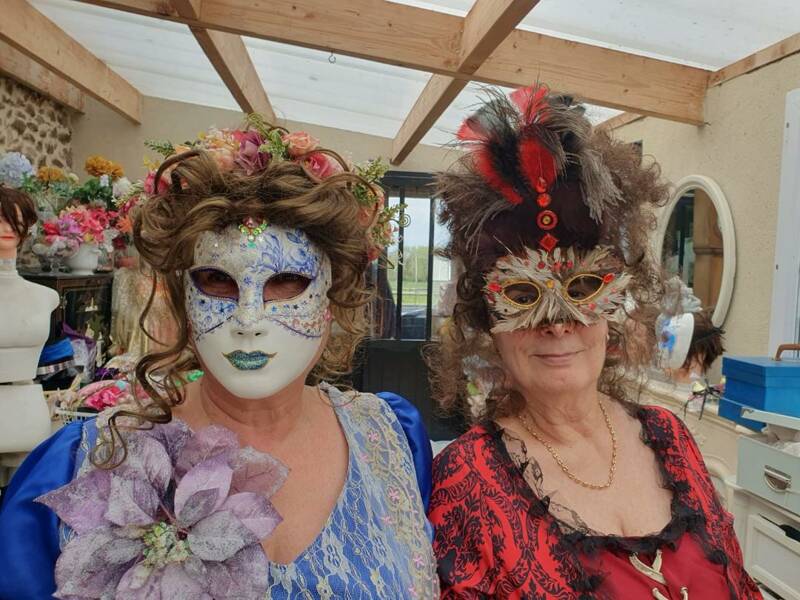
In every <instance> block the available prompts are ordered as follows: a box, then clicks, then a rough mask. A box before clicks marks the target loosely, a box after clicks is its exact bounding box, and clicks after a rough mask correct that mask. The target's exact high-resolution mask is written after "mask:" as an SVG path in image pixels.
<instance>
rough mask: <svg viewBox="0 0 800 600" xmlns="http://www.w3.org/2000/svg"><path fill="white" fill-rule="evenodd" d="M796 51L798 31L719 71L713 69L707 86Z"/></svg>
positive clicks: (799, 40)
mask: <svg viewBox="0 0 800 600" xmlns="http://www.w3.org/2000/svg"><path fill="white" fill-rule="evenodd" d="M798 52H800V33H796V34H794V35H792V36H789V37H788V38H786V39H785V40H781V41H780V42H778V43H777V44H772V45H771V46H767V47H766V48H763V49H761V50H759V51H758V52H754V53H753V54H751V55H750V56H746V57H745V58H743V59H741V60H737V61H736V62H735V63H732V64H730V65H728V66H727V67H723V68H722V69H720V70H719V71H714V72H713V73H712V74H711V77H710V78H709V80H708V87H713V86H715V85H720V84H722V83H725V82H726V81H730V80H731V79H735V78H736V77H739V76H740V75H745V74H747V73H751V72H753V71H755V70H757V69H760V68H761V67H766V66H767V65H769V64H772V63H774V62H777V61H779V60H781V59H783V58H786V57H787V56H791V55H792V54H797V53H798Z"/></svg>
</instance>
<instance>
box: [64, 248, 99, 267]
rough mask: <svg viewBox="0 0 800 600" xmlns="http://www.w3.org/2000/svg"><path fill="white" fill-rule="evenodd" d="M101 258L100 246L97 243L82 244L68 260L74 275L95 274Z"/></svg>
mask: <svg viewBox="0 0 800 600" xmlns="http://www.w3.org/2000/svg"><path fill="white" fill-rule="evenodd" d="M99 258H100V248H98V247H97V244H81V245H80V246H78V251H77V252H76V253H75V254H73V255H72V256H70V257H69V258H68V259H67V261H66V262H67V266H68V267H69V268H70V271H71V272H72V274H73V275H93V274H94V270H95V269H96V268H97V260H98V259H99Z"/></svg>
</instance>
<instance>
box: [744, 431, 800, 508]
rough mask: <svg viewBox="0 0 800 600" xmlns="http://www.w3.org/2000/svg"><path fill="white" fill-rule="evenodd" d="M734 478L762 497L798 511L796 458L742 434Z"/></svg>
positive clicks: (799, 472)
mask: <svg viewBox="0 0 800 600" xmlns="http://www.w3.org/2000/svg"><path fill="white" fill-rule="evenodd" d="M736 481H737V483H738V484H739V485H740V486H742V487H743V488H745V489H746V490H749V491H751V492H753V493H754V494H756V495H758V496H761V497H762V498H764V499H765V500H769V501H770V502H772V503H773V504H776V505H778V506H780V507H782V508H785V509H786V510H788V511H790V512H792V513H795V514H800V457H798V456H793V455H791V454H788V453H786V452H781V451H780V450H778V449H776V448H773V447H772V446H769V445H767V444H765V443H763V442H760V441H759V440H757V439H755V438H749V437H742V438H740V439H739V468H738V470H737V477H736Z"/></svg>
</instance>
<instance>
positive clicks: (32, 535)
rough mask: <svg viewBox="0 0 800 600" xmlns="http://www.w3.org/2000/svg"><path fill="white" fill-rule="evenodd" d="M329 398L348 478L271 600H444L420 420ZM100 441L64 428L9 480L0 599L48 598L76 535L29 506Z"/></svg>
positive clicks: (398, 408)
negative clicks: (65, 549)
mask: <svg viewBox="0 0 800 600" xmlns="http://www.w3.org/2000/svg"><path fill="white" fill-rule="evenodd" d="M323 390H324V391H325V392H326V393H327V394H328V396H329V397H330V399H331V401H332V403H333V405H334V406H335V407H336V408H335V410H336V414H337V416H338V418H339V422H340V424H341V427H342V430H343V431H344V433H345V437H346V439H347V443H348V446H349V465H348V472H347V478H346V481H345V484H344V486H343V488H342V491H341V493H340V496H339V498H338V500H337V502H336V505H335V507H334V509H333V511H332V512H331V514H330V516H329V517H328V520H327V522H326V524H325V526H324V527H323V529H322V531H321V532H320V533H319V535H318V536H317V538H316V539H315V540H314V541H313V542H312V543H311V545H310V546H309V547H308V548H307V549H306V550H305V551H304V552H303V553H302V554H301V555H300V556H299V557H298V558H297V559H296V560H294V561H293V562H291V563H289V564H278V563H270V567H269V572H268V573H265V577H267V578H268V582H269V591H268V593H267V598H270V599H275V600H282V599H287V600H288V599H299V598H302V599H316V598H320V599H328V598H352V599H355V600H376V599H383V598H386V599H406V598H409V599H412V598H419V599H421V600H428V599H432V598H438V597H439V588H438V578H437V576H436V565H435V559H434V557H433V552H432V549H431V543H430V540H431V536H432V531H431V527H430V524H429V523H428V521H427V519H426V518H425V504H426V502H427V498H428V496H429V493H430V464H431V450H430V442H429V441H428V437H427V434H426V433H425V430H424V427H423V426H422V423H421V421H420V417H419V413H418V412H417V411H416V409H415V408H414V407H413V406H412V405H411V404H409V403H408V402H407V401H405V400H404V399H402V398H400V397H399V396H396V395H394V394H381V396H382V397H381V398H379V397H377V396H374V395H371V394H347V393H342V392H340V391H338V390H337V389H336V388H333V387H330V386H324V387H323ZM96 435H97V430H96V427H95V424H94V421H90V422H87V423H85V424H80V423H73V424H71V425H69V426H67V427H65V428H63V429H62V430H61V431H59V432H58V433H56V434H55V435H54V436H53V437H51V438H50V439H49V440H47V441H45V442H44V443H43V444H41V445H40V446H39V447H38V448H37V449H36V450H34V451H33V452H32V453H31V455H30V456H29V457H28V459H27V460H26V461H25V462H24V463H23V465H22V466H21V467H20V469H19V470H18V471H17V473H16V475H15V476H14V478H13V479H12V481H11V484H10V485H9V488H8V490H7V493H6V495H5V497H4V500H3V505H2V507H1V508H0V599H2V600H22V599H24V600H40V599H42V600H44V599H46V598H51V597H52V594H53V592H54V590H55V581H54V565H55V561H56V560H57V558H58V556H59V554H60V549H61V547H63V545H64V544H65V543H66V542H68V541H69V537H70V534H71V532H70V531H69V530H68V529H67V528H66V527H65V526H62V525H61V524H60V523H59V521H58V519H57V517H56V516H55V514H54V513H52V512H51V511H50V510H49V509H48V508H47V507H45V506H43V505H41V504H38V503H35V502H33V500H34V498H36V497H38V496H40V495H41V494H44V493H46V492H48V491H50V490H53V489H55V488H57V487H60V486H62V485H64V484H66V483H67V482H69V481H70V480H71V478H73V477H74V476H75V475H76V474H77V472H78V470H79V469H80V468H81V466H82V465H84V464H85V462H86V456H87V454H88V452H89V449H90V448H91V447H92V445H93V444H94V441H95V439H96ZM248 600H249V599H248ZM254 600H255V599H254ZM259 600H260V599H259Z"/></svg>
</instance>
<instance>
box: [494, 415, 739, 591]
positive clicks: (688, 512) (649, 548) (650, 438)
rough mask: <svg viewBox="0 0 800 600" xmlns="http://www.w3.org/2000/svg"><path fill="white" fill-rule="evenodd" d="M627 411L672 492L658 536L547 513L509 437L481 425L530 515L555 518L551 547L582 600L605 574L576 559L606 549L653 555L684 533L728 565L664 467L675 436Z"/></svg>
mask: <svg viewBox="0 0 800 600" xmlns="http://www.w3.org/2000/svg"><path fill="white" fill-rule="evenodd" d="M626 408H628V409H629V411H630V413H631V414H632V415H633V416H634V417H636V418H637V419H639V421H640V422H641V424H642V433H641V439H642V442H643V443H644V444H645V445H647V446H648V447H649V448H650V449H652V450H653V452H654V454H655V456H656V458H657V461H656V462H657V463H658V466H659V471H660V472H661V479H662V485H663V486H664V488H665V489H667V490H669V491H670V492H671V493H672V501H671V509H670V510H671V513H672V518H671V519H670V521H669V523H668V524H667V525H666V526H665V527H664V528H663V529H662V530H661V531H660V532H658V533H654V534H651V535H646V536H640V537H631V536H617V535H608V534H603V533H599V532H596V531H593V530H591V529H590V528H589V527H588V526H579V527H576V526H574V525H571V524H570V523H567V522H565V521H563V520H561V519H559V518H558V517H556V516H555V515H553V514H550V498H549V497H547V496H544V497H539V496H538V495H536V493H535V492H534V490H532V489H531V487H530V485H529V484H528V481H527V480H526V479H525V475H524V468H525V465H524V464H523V465H521V466H520V465H518V464H517V463H516V462H515V461H514V459H513V458H512V457H511V454H510V453H509V451H508V448H507V447H506V445H505V443H504V441H503V435H506V434H507V435H509V436H511V437H514V436H513V435H512V434H510V433H509V432H507V431H506V430H505V429H503V428H501V427H499V426H498V425H497V424H496V423H494V422H491V423H487V424H486V429H487V431H488V432H489V433H490V435H491V437H492V439H493V440H494V441H495V444H496V447H497V449H498V451H499V453H500V455H501V457H502V458H503V459H504V461H505V462H506V464H507V465H508V467H509V469H510V470H511V471H512V472H513V473H515V474H516V476H518V477H519V478H520V479H521V480H522V482H521V484H520V489H521V490H522V491H523V493H524V494H525V495H526V496H527V498H528V500H529V501H530V503H531V513H532V515H533V516H537V517H543V516H545V515H547V514H550V517H551V518H552V519H553V520H554V526H556V527H558V528H559V530H560V531H559V532H556V537H557V538H558V540H559V541H558V544H557V547H556V548H554V553H555V554H556V555H557V556H559V557H561V559H562V560H563V561H564V567H563V568H564V569H565V571H566V574H567V575H568V577H567V579H568V581H569V582H570V585H571V586H572V588H573V589H574V590H575V591H577V592H579V593H581V598H593V597H594V596H592V595H586V594H590V593H591V592H593V591H595V590H597V588H598V587H599V586H600V584H601V583H602V582H603V580H604V579H605V575H604V574H603V573H601V572H598V571H594V570H592V569H589V568H587V567H586V566H585V565H584V563H583V561H581V560H580V555H589V556H591V555H595V554H597V553H600V552H602V551H605V550H608V551H612V552H624V553H628V554H630V553H634V552H636V553H639V554H644V555H652V554H654V553H655V552H656V550H657V549H659V548H664V547H671V548H673V549H675V548H676V547H677V542H678V540H679V539H680V538H681V537H682V536H683V535H684V534H686V533H690V534H693V535H694V536H696V539H697V540H698V542H699V543H700V546H701V547H702V549H703V552H704V554H705V555H706V557H707V558H708V560H709V561H711V562H713V563H716V564H720V565H722V566H723V567H724V566H727V563H728V558H727V556H726V555H725V553H724V552H722V551H721V550H720V549H719V548H716V547H714V545H713V543H712V542H711V540H710V539H709V538H708V534H707V531H706V517H705V515H704V514H703V512H702V510H701V509H700V508H699V507H695V506H693V504H692V502H691V495H690V491H691V490H690V486H689V484H688V483H687V482H686V481H685V480H680V479H678V478H677V477H675V476H674V475H673V473H672V472H671V471H670V470H669V469H668V468H667V463H668V462H669V461H670V460H671V459H670V457H669V455H668V451H669V450H670V449H672V440H673V439H674V436H673V435H672V434H671V432H663V431H659V430H658V426H657V423H656V420H657V418H656V417H655V415H654V414H653V413H652V412H651V411H652V409H650V410H648V408H647V407H642V406H636V405H629V406H627V407H626Z"/></svg>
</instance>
